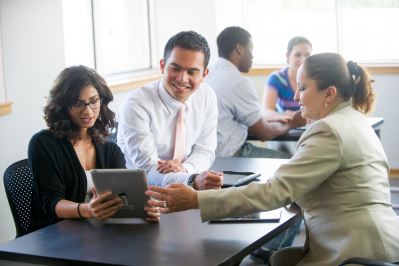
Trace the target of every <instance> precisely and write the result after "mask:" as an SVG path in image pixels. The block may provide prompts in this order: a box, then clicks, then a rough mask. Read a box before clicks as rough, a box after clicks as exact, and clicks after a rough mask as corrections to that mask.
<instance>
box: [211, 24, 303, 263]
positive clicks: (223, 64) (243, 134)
mask: <svg viewBox="0 0 399 266" xmlns="http://www.w3.org/2000/svg"><path fill="white" fill-rule="evenodd" d="M217 45H218V52H219V58H218V60H217V62H216V63H215V64H214V65H213V66H212V67H211V69H210V71H209V75H208V76H207V77H206V79H205V82H206V83H208V84H209V85H211V87H212V88H213V89H214V90H215V92H216V95H217V101H218V107H219V121H218V132H217V134H218V145H217V149H216V156H221V157H232V156H234V157H250V158H289V157H290V156H289V155H288V154H285V153H283V152H280V151H276V150H271V149H266V148H260V147H256V146H254V145H252V144H251V143H248V142H247V141H246V139H247V135H248V130H249V131H250V132H251V133H253V134H254V135H255V136H256V137H257V139H259V140H262V141H264V140H267V139H272V138H275V137H277V136H279V135H282V134H284V133H285V132H287V131H288V130H289V129H290V128H293V127H298V126H300V125H303V124H304V123H305V120H304V119H302V117H301V114H300V112H298V113H297V114H296V115H294V117H293V119H292V120H287V121H284V122H285V123H281V122H268V121H267V119H266V118H265V117H263V114H262V111H261V108H260V106H259V101H258V97H257V94H256V89H255V86H254V84H253V83H252V82H251V81H250V80H249V79H248V78H246V77H244V76H242V75H241V73H240V72H243V73H247V72H248V71H249V69H250V68H251V66H252V58H253V57H252V49H253V44H252V40H251V35H250V33H249V32H248V31H246V30H245V29H242V28H240V27H228V28H226V29H224V30H223V31H222V32H221V33H220V34H219V36H218V37H217ZM265 167H267V166H265ZM299 226H300V221H299V222H297V223H296V224H294V225H292V226H291V227H290V228H289V229H288V230H287V231H285V232H284V233H282V234H280V235H279V236H278V237H276V238H274V239H273V240H272V241H270V242H268V243H267V244H266V245H265V246H263V247H262V248H259V249H257V250H255V251H254V252H253V253H252V254H251V258H252V259H254V260H255V261H257V262H260V263H265V264H267V263H268V260H269V257H270V256H271V254H272V253H273V252H274V251H275V250H278V249H280V248H282V247H286V246H290V245H291V244H292V242H293V240H294V238H295V236H296V234H297V233H298V232H299Z"/></svg>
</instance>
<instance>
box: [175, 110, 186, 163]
mask: <svg viewBox="0 0 399 266" xmlns="http://www.w3.org/2000/svg"><path fill="white" fill-rule="evenodd" d="M185 110H186V105H185V104H182V105H181V107H180V110H179V112H178V113H177V121H176V135H175V152H174V156H173V159H174V160H179V162H182V161H183V159H184V155H185V151H186V126H185V124H184V112H185Z"/></svg>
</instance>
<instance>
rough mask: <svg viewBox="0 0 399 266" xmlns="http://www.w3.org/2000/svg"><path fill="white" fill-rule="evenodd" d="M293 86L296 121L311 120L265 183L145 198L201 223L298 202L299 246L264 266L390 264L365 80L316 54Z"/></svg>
mask: <svg viewBox="0 0 399 266" xmlns="http://www.w3.org/2000/svg"><path fill="white" fill-rule="evenodd" d="M297 80H298V90H297V92H296V94H295V99H296V100H297V101H299V103H300V106H301V110H302V116H303V117H304V118H308V119H312V120H314V121H315V122H314V123H313V124H312V125H311V126H310V127H309V128H308V129H307V130H306V131H305V132H304V133H303V135H302V137H301V138H300V140H299V141H298V145H297V152H296V153H295V154H294V156H293V157H292V159H291V160H290V161H289V162H288V163H286V164H284V165H282V166H281V167H280V168H279V169H278V170H277V171H276V172H275V174H274V177H273V178H272V179H270V180H269V181H268V182H267V183H264V184H259V183H251V184H249V185H248V186H246V187H240V188H229V189H222V190H218V191H215V190H213V191H212V190H211V191H194V190H193V189H191V188H189V187H187V186H184V185H182V184H176V185H172V186H170V187H169V188H157V187H150V190H151V191H148V192H147V193H148V194H149V195H151V196H153V197H155V198H157V199H159V200H161V201H166V205H165V206H166V208H161V211H163V212H165V213H168V212H173V211H181V210H186V209H190V208H200V211H201V217H202V220H203V221H208V220H211V219H218V218H223V217H227V216H236V215H240V214H247V213H251V212H258V211H261V210H271V209H276V208H279V207H282V206H285V205H287V204H288V203H291V202H296V203H298V204H299V205H300V206H301V207H302V210H303V216H304V220H305V225H306V236H307V241H306V244H305V247H304V248H287V249H283V250H280V251H278V252H277V253H275V254H274V255H273V256H272V258H271V265H307V266H310V265H312V266H313V265H314V266H316V265H317V266H319V265H334V266H335V265H338V264H339V263H340V262H341V261H343V260H344V259H347V258H349V257H355V256H358V257H368V258H372V259H382V260H387V261H398V260H399V218H398V217H397V216H396V215H395V213H394V211H393V209H392V206H391V202H390V191H389V183H388V171H389V165H388V161H387V158H386V155H385V153H384V150H383V148H382V145H381V143H380V141H379V139H378V137H377V136H376V134H375V133H374V131H373V129H372V128H371V127H370V126H369V124H368V123H367V120H366V118H365V116H364V115H363V113H367V112H369V111H370V110H371V109H372V105H373V102H374V92H373V89H372V87H371V82H372V80H371V78H370V76H369V75H368V73H367V71H366V70H365V69H364V68H363V67H361V66H358V65H357V64H355V63H353V62H352V61H349V62H345V60H344V59H343V58H342V57H341V56H340V55H338V54H332V53H324V54H318V55H313V56H310V57H309V58H307V60H306V61H305V63H304V64H303V65H302V66H301V68H300V69H299V71H298V77H297ZM158 204H159V206H161V203H158Z"/></svg>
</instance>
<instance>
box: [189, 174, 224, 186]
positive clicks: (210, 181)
mask: <svg viewBox="0 0 399 266" xmlns="http://www.w3.org/2000/svg"><path fill="white" fill-rule="evenodd" d="M222 185H223V173H222V172H214V171H204V172H202V173H200V174H199V175H197V177H196V178H195V181H194V188H195V189H197V190H204V189H220V188H222Z"/></svg>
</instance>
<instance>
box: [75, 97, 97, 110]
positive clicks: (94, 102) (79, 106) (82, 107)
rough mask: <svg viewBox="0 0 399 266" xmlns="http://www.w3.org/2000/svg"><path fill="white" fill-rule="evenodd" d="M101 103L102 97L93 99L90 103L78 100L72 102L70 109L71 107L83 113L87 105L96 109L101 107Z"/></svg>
mask: <svg viewBox="0 0 399 266" xmlns="http://www.w3.org/2000/svg"><path fill="white" fill-rule="evenodd" d="M101 103H102V100H101V98H98V99H93V100H91V101H89V102H88V103H85V102H82V101H77V102H76V103H73V104H71V105H70V106H69V109H71V111H72V112H73V113H81V112H83V111H84V110H85V109H86V106H89V107H90V108H91V109H92V110H95V109H98V108H100V107H101Z"/></svg>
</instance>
